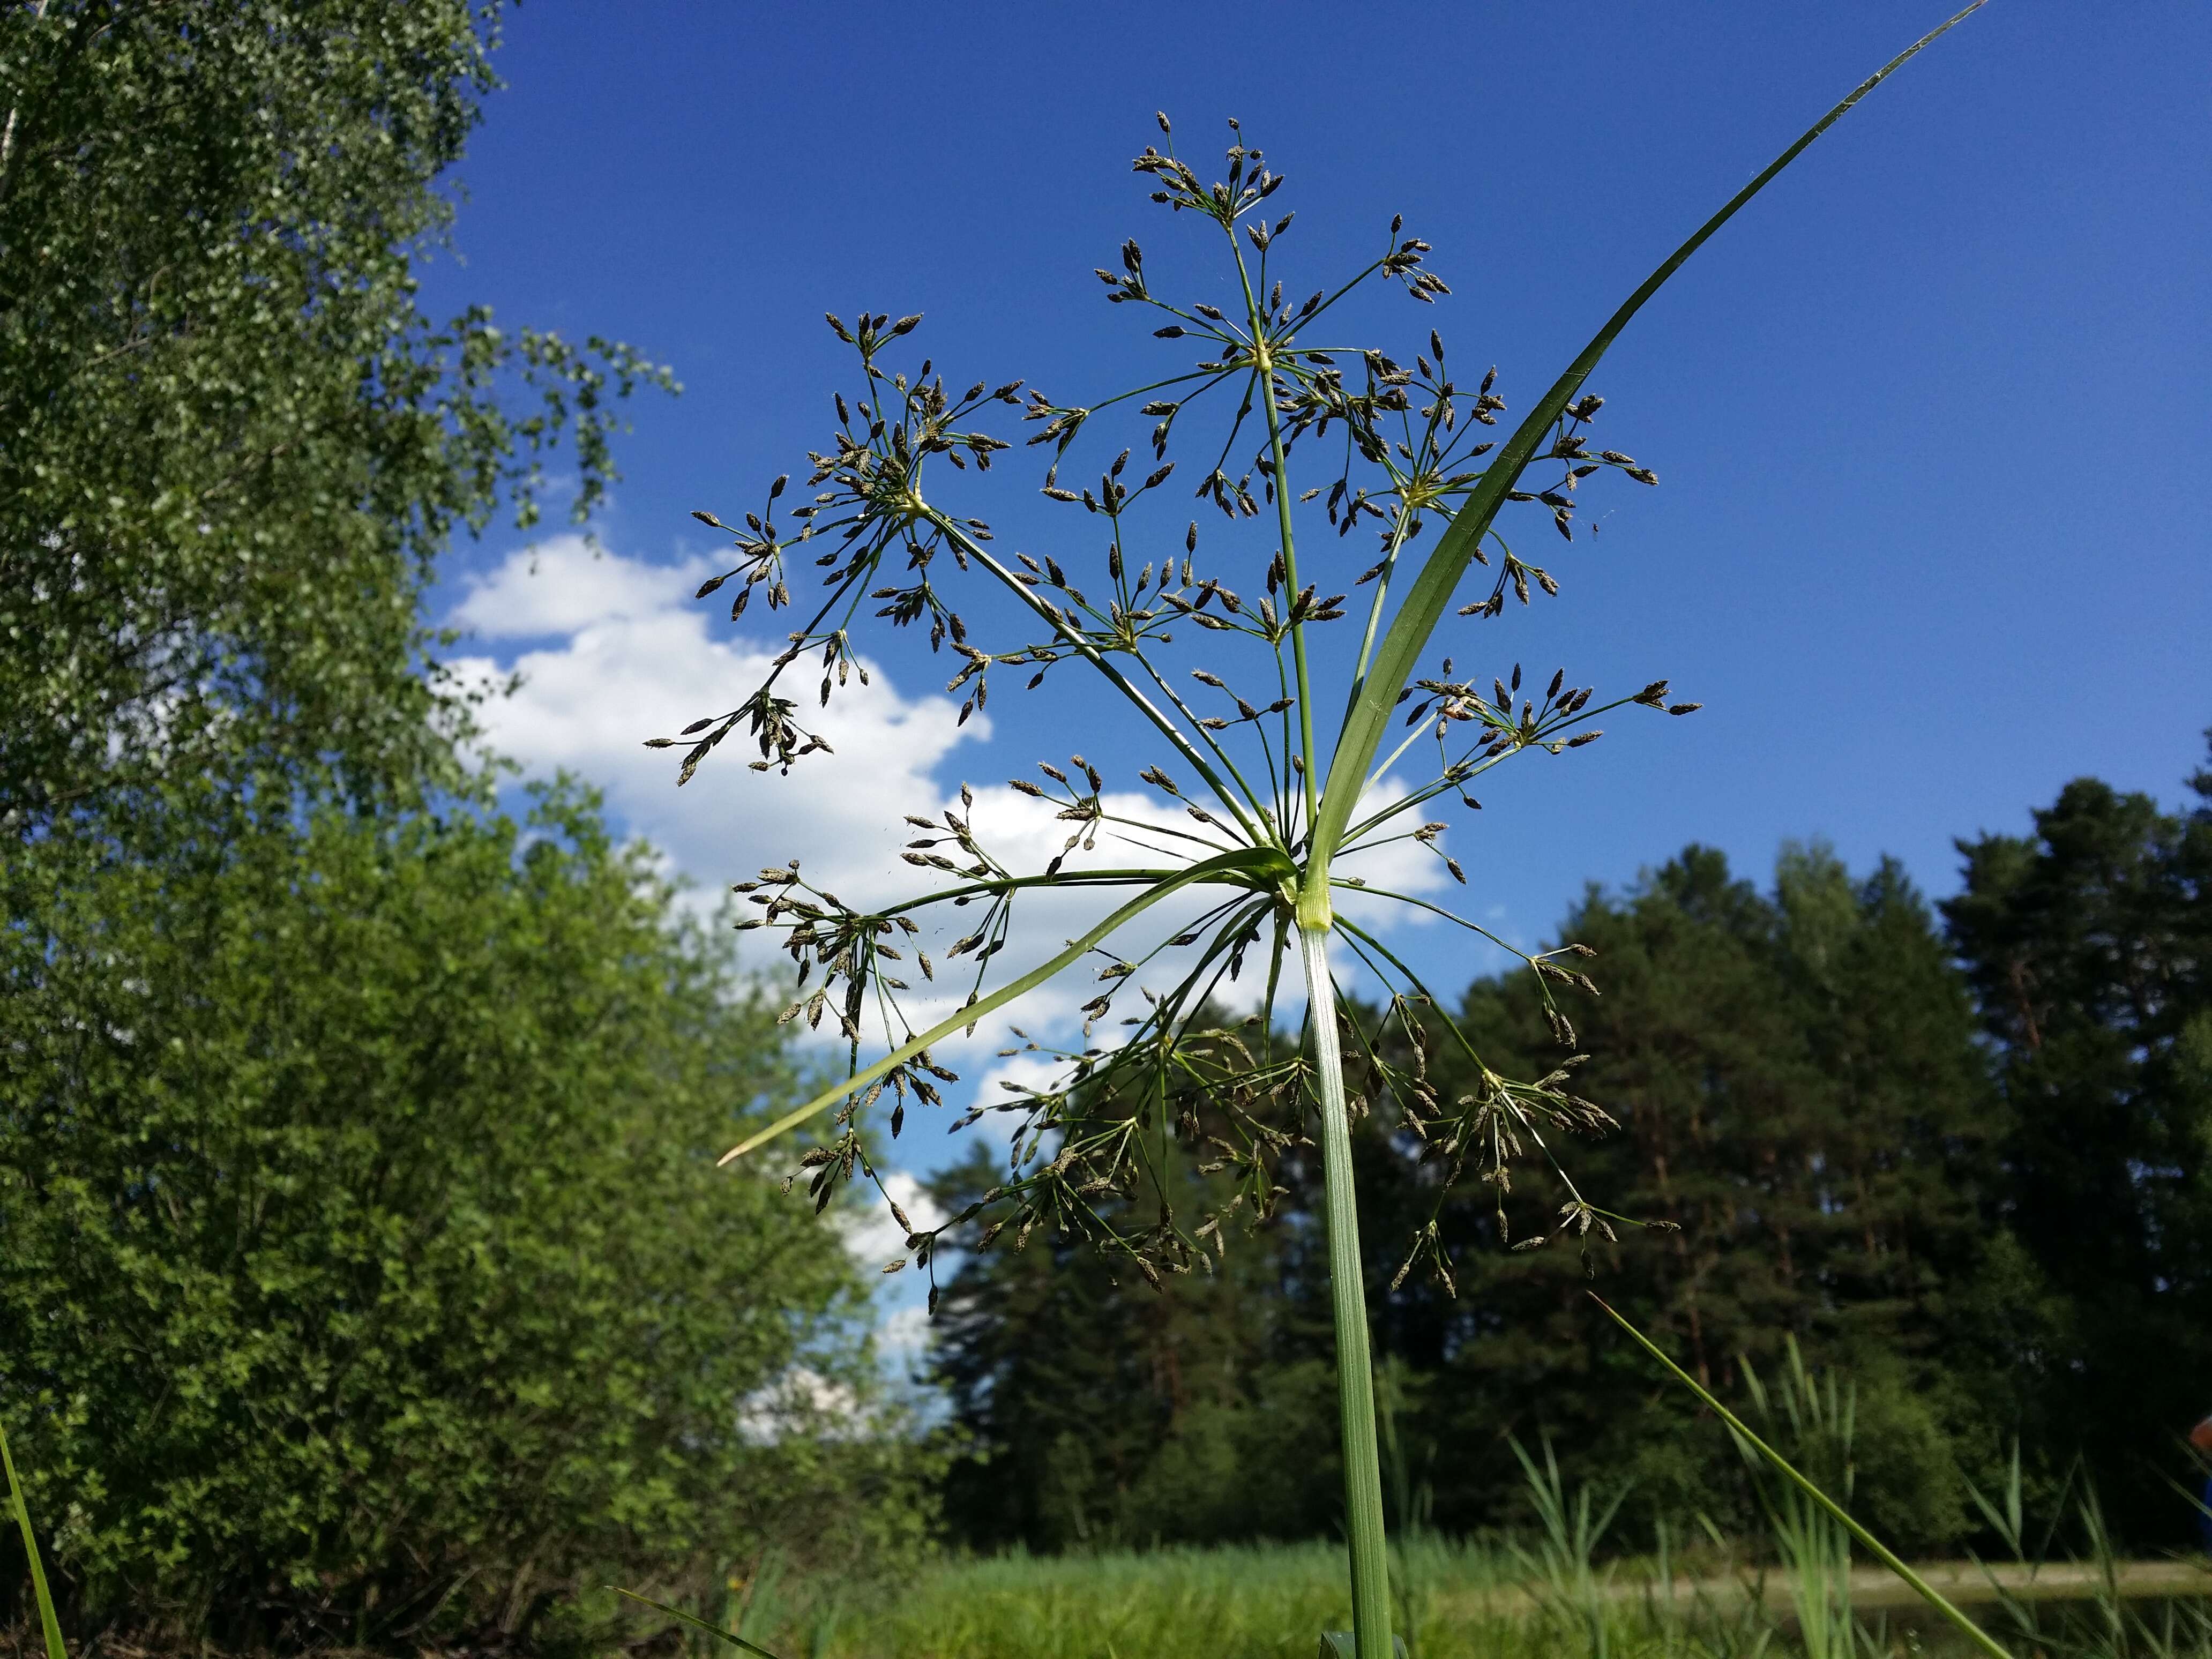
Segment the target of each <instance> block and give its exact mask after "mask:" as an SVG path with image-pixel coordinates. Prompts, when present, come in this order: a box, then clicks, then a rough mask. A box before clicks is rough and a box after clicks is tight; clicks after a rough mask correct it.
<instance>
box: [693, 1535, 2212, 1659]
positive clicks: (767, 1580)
mask: <svg viewBox="0 0 2212 1659" xmlns="http://www.w3.org/2000/svg"><path fill="white" fill-rule="evenodd" d="M1669 1565H1672V1566H1673V1567H1674V1571H1673V1572H1672V1573H1671V1574H1665V1575H1662V1571H1661V1558H1660V1557H1659V1556H1658V1555H1657V1554H1656V1553H1653V1554H1646V1555H1642V1556H1635V1557H1626V1558H1621V1559H1615V1560H1613V1561H1611V1562H1609V1563H1606V1564H1603V1565H1597V1566H1595V1569H1594V1571H1593V1572H1592V1575H1591V1577H1590V1580H1589V1583H1588V1584H1587V1585H1586V1586H1580V1587H1577V1585H1576V1584H1575V1583H1573V1581H1572V1579H1571V1578H1569V1579H1567V1580H1565V1581H1564V1582H1562V1581H1561V1580H1558V1579H1554V1578H1553V1577H1549V1576H1547V1575H1546V1574H1545V1573H1543V1572H1542V1571H1534V1572H1532V1571H1530V1564H1529V1562H1528V1560H1527V1559H1525V1558H1524V1557H1523V1556H1522V1555H1521V1554H1520V1553H1518V1552H1517V1550H1516V1547H1515V1546H1514V1545H1513V1544H1511V1543H1510V1542H1448V1541H1422V1542H1419V1543H1416V1544H1413V1545H1412V1546H1409V1547H1398V1548H1395V1549H1394V1552H1393V1559H1392V1568H1393V1573H1392V1577H1393V1585H1394V1590H1395V1592H1396V1599H1397V1600H1398V1602H1399V1628H1400V1632H1401V1635H1403V1636H1404V1637H1405V1638H1407V1650H1408V1655H1409V1659H1462V1656H1464V1659H1475V1656H1482V1659H1507V1656H1510V1659H1553V1656H1559V1659H1565V1656H1601V1659H1752V1656H1756V1655H1761V1654H1765V1653H1768V1652H1772V1653H1773V1654H1775V1655H1777V1656H1783V1655H1795V1654H1803V1655H1806V1656H1808V1659H1848V1656H1849V1655H1851V1654H1860V1655H1863V1656H1865V1659H1876V1656H1881V1655H1888V1654H1897V1655H1906V1654H1918V1653H1923V1652H1927V1653H1936V1652H1942V1653H1951V1652H1954V1651H1960V1652H1963V1651H1966V1644H1964V1643H1963V1642H1962V1641H1961V1640H1960V1638H1958V1637H1957V1636H1956V1635H1955V1634H1954V1633H1952V1632H1948V1631H1946V1630H1943V1629H1942V1628H1941V1627H1939V1626H1935V1625H1933V1624H1931V1622H1930V1621H1929V1619H1928V1618H1927V1616H1926V1614H1925V1613H1924V1610H1923V1609H1921V1608H1920V1607H1918V1604H1917V1599H1916V1598H1914V1597H1912V1596H1911V1593H1910V1592H1909V1591H1907V1590H1906V1589H1905V1588H1904V1586H1902V1585H1900V1584H1899V1583H1897V1582H1896V1581H1895V1580H1894V1579H1892V1578H1890V1577H1888V1576H1887V1574H1884V1573H1881V1572H1880V1571H1869V1569H1866V1568H1863V1567H1861V1568H1859V1569H1857V1571H1854V1572H1853V1573H1852V1575H1851V1577H1850V1584H1849V1597H1848V1601H1849V1607H1850V1620H1851V1624H1852V1627H1853V1628H1852V1633H1851V1638H1850V1640H1851V1645H1850V1647H1849V1648H1840V1647H1839V1646H1838V1645H1836V1644H1834V1642H1833V1640H1832V1638H1833V1637H1834V1636H1835V1634H1836V1631H1837V1626H1836V1625H1835V1623H1834V1622H1833V1621H1831V1622H1830V1623H1829V1624H1828V1626H1826V1629H1819V1628H1816V1629H1815V1630H1814V1633H1813V1634H1812V1636H1811V1638H1809V1639H1808V1634H1807V1629H1806V1626H1805V1625H1804V1623H1803V1622H1802V1618H1801V1613H1800V1611H1799V1607H1800V1602H1799V1599H1798V1598H1799V1595H1800V1593H1801V1591H1802V1589H1804V1588H1805V1587H1804V1586H1803V1585H1802V1584H1801V1583H1799V1582H1798V1581H1797V1580H1796V1577H1795V1576H1794V1575H1792V1574H1791V1573H1790V1572H1789V1571H1787V1570H1786V1569H1784V1568H1783V1567H1781V1566H1778V1565H1776V1564H1774V1563H1772V1562H1766V1563H1760V1562H1758V1561H1755V1560H1750V1559H1733V1560H1732V1559H1729V1552H1727V1551H1724V1550H1722V1549H1720V1548H1718V1547H1715V1546H1713V1545H1711V1543H1710V1541H1708V1542H1707V1543H1706V1544H1705V1547H1704V1548H1703V1549H1701V1550H1699V1551H1696V1552H1694V1553H1692V1554H1691V1555H1690V1556H1688V1557H1687V1558H1686V1559H1680V1560H1676V1561H1674V1562H1672V1563H1670V1564H1669ZM1926 1571H1927V1574H1928V1576H1929V1577H1930V1578H1931V1579H1932V1580H1933V1581H1934V1582H1935V1583H1937V1585H1938V1586H1939V1587H1940V1588H1942V1589H1944V1590H1945V1591H1946V1593H1947V1594H1948V1595H1952V1597H1953V1599H1954V1600H1955V1601H1960V1603H1962V1604H1964V1605H1966V1606H1968V1607H1970V1608H1971V1609H1972V1611H1973V1612H1974V1613H1977V1614H1978V1616H1981V1617H1982V1618H1984V1621H1985V1622H1988V1623H1990V1625H1991V1627H1992V1628H1993V1629H1994V1630H1995V1631H1996V1632H1997V1633H1998V1634H1999V1635H2000V1637H2001V1638H2002V1639H2004V1640H2005V1644H2006V1645H2007V1646H2008V1648H2010V1649H2012V1650H2014V1651H2015V1652H2017V1653H2020V1654H2021V1655H2023V1656H2027V1655H2038V1656H2041V1655H2050V1656H2057V1655H2062V1654H2063V1655H2080V1656H2113V1659H2118V1656H2123V1655H2125V1656H2132V1659H2185V1656H2197V1655H2203V1654H2205V1653H2208V1652H2212V1571H2207V1570H2206V1569H2205V1568H2204V1567H2203V1566H2200V1565H2198V1564H2197V1563H2195V1562H2191V1561H2181V1560H2161V1561H2120V1560H2117V1559H2115V1560H2108V1561H2101V1562H2100V1561H2099V1560H2097V1559H2094V1558H2084V1559H2078V1560H2059V1561H2054V1562H2051V1563H2050V1564H2047V1565H2040V1566H2039V1568H2038V1569H2037V1570H2035V1571H2033V1572H2031V1571H2027V1570H2024V1569H2022V1568H2021V1567H2019V1566H2017V1565H1988V1566H1987V1567H1986V1568H1985V1567H1984V1565H1983V1564H1979V1563H1977V1562H1974V1561H1971V1560H1966V1561H1957V1562H1950V1563H1943V1564H1936V1565H1929V1567H1928V1568H1927V1569H1926ZM1824 1588H1825V1587H1824ZM731 1607H732V1613H733V1614H734V1615H735V1619H736V1625H737V1628H738V1629H739V1630H740V1631H742V1632H744V1633H745V1634H746V1636H747V1637H748V1638H749V1639H750V1640H752V1641H756V1642H758V1643H759V1644H761V1645H762V1646H763V1647H765V1648H767V1649H769V1650H770V1651H772V1652H774V1653H775V1654H776V1655H778V1656H779V1659H799V1656H805V1659H945V1656H951V1655H961V1656H975V1659H990V1656H1001V1655H1004V1656H1012V1655H1021V1656H1024V1659H1139V1656H1143V1659H1278V1656H1279V1659H1306V1656H1308V1655H1310V1654H1311V1653H1312V1652H1313V1651H1314V1650H1315V1633H1316V1632H1318V1631H1322V1630H1340V1629H1343V1628H1344V1627H1345V1626H1346V1621H1347V1619H1348V1616H1349V1613H1350V1608H1351V1601H1350V1589H1349V1585H1348V1583H1347V1582H1346V1573H1345V1563H1344V1553H1343V1549H1342V1547H1341V1546H1340V1545H1338V1544H1336V1543H1334V1542H1313V1543H1307V1544H1284V1545H1271V1546H1253V1547H1227V1548H1212V1549H1164V1550H1158V1551H1143V1552H1121V1553H1111V1554H1100V1555H1090V1556H1085V1555H1067V1556H1059V1557H1044V1556H1030V1555H1023V1554H1010V1555H1002V1556H999V1557H994V1558H989V1559H964V1560H963V1559H946V1560H944V1561H941V1562H938V1563H934V1564H933V1565H927V1566H926V1567H924V1568H922V1569H921V1571H918V1572H917V1573H916V1574H915V1575H914V1576H913V1577H911V1578H910V1579H908V1580H905V1581H903V1582H902V1583H899V1584H897V1585H896V1586H895V1587H891V1586H874V1587H861V1588H855V1587H854V1586H853V1585H851V1584H848V1583H824V1582H805V1583H799V1582H793V1581H789V1580H787V1579H785V1578H784V1577H782V1576H781V1575H780V1574H779V1573H777V1571H775V1567H774V1565H773V1564H772V1563H771V1564H769V1565H768V1566H766V1567H765V1568H764V1569H763V1570H762V1571H760V1573H759V1574H758V1576H757V1578H755V1579H753V1580H750V1581H748V1580H744V1579H739V1580H737V1581H735V1583H734V1584H733V1588H732V1595H731ZM690 1646H691V1651H692V1652H693V1654H695V1655H696V1656H697V1659H704V1656H705V1655H706V1654H707V1653H708V1652H710V1651H725V1652H726V1651H727V1650H726V1649H723V1648H720V1646H719V1644H715V1643H714V1642H713V1641H712V1640H711V1638H707V1637H705V1636H703V1635H700V1636H697V1637H696V1638H695V1639H694V1641H693V1643H692V1644H690Z"/></svg>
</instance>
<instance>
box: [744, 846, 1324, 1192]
mask: <svg viewBox="0 0 2212 1659" xmlns="http://www.w3.org/2000/svg"><path fill="white" fill-rule="evenodd" d="M1293 873H1294V872H1293V871H1292V870H1291V864H1290V860H1288V859H1286V858H1285V857H1284V856H1283V854H1281V853H1279V852H1278V851H1277V850H1275V849H1274V848H1272V847H1243V848H1237V850H1236V851H1235V852H1232V853H1218V854H1215V855H1214V856H1213V857H1212V858H1210V859H1201V860H1200V861H1199V862H1198V863H1196V864H1194V865H1192V866H1190V867H1189V868H1188V869H1187V870H1178V871H1176V872H1175V873H1174V874H1172V875H1169V876H1164V877H1162V878H1160V880H1159V882H1158V884H1155V885H1153V886H1152V887H1148V888H1146V890H1144V891H1143V892H1142V893H1139V895H1138V896H1136V897H1135V898H1133V899H1131V900H1130V901H1129V902H1127V904H1125V905H1123V906H1122V907H1121V908H1120V909H1118V910H1116V911H1115V912H1114V913H1113V915H1109V916H1108V917H1107V918H1106V919H1105V920H1104V921H1102V922H1100V923H1099V924H1098V925H1097V927H1093V928H1092V929H1091V931H1090V932H1089V933H1085V934H1084V935H1083V937H1082V938H1080V939H1076V940H1074V941H1073V943H1071V944H1070V945H1068V947H1067V948H1066V950H1065V951H1061V952H1060V954H1059V955H1058V956H1056V957H1053V958H1052V960H1050V961H1049V962H1047V963H1044V964H1043V965H1042V966H1041V967H1037V968H1033V969H1030V971H1029V972H1028V973H1026V974H1024V975H1022V976H1021V977H1020V978H1019V979H1015V980H1009V981H1007V982H1006V984H1004V985H1001V986H1000V987H999V988H998V989H997V990H995V991H994V992H992V993H991V994H990V995H988V996H987V997H983V998H981V999H979V1000H976V1001H974V1002H971V1003H969V1004H968V1005H967V1006H965V1007H963V1008H962V1009H961V1010H960V1012H957V1013H956V1014H955V1015H953V1016H952V1018H950V1019H948V1020H945V1021H942V1022H940V1023H939V1024H935V1025H933V1026H931V1027H930V1028H929V1029H928V1030H927V1031H924V1032H923V1033H922V1034H921V1036H918V1037H915V1038H914V1039H912V1040H911V1041H910V1042H904V1043H902V1044H900V1045H899V1047H897V1048H894V1049H892V1050H891V1051H890V1053H889V1054H885V1055H884V1057H883V1058H882V1059H881V1060H878V1061H877V1062H876V1063H875V1064H874V1065H872V1066H868V1067H866V1069H864V1070H862V1071H859V1072H855V1073H854V1074H853V1075H852V1076H850V1077H848V1078H846V1079H842V1081H841V1082H839V1084H838V1085H837V1086H836V1088H834V1089H831V1090H829V1091H826V1092H825V1093H823V1094H819V1095H817V1096H816V1097H814V1098H813V1099H811V1100H810V1101H808V1102H807V1103H806V1104H805V1105H804V1106H801V1107H800V1108H799V1109H798V1110H796V1111H793V1112H787V1113H785V1114H784V1115H782V1116H781V1117H780V1118H778V1119H776V1121H775V1122H773V1123H771V1124H769V1126H768V1127H766V1128H765V1129H763V1130H761V1131H760V1132H759V1133H757V1134H754V1135H750V1136H748V1137H747V1138H746V1139H744V1140H741V1141H739V1142H738V1144H737V1145H736V1146H732V1147H731V1148H730V1150H729V1151H728V1152H725V1153H723V1154H722V1156H721V1158H720V1162H721V1163H724V1164H729V1163H732V1162H734V1161H735V1160H736V1159H738V1158H743V1157H744V1155H745V1154H746V1153H747V1152H751V1151H752V1150H753V1149H754V1148H755V1147H756V1146H765V1145H766V1144H767V1143H768V1142H769V1141H771V1140H774V1139H775V1138H776V1137H777V1136H778V1135H780V1134H781V1133H784V1132H785V1131H786V1130H787V1129H794V1128H796V1127H799V1125H800V1124H802V1123H804V1122H805V1121H806V1120H807V1119H809V1118H811V1117H812V1116H814V1115H816V1114H817V1113H818V1112H822V1111H823V1110H826V1109H828V1108H829V1107H831V1106H833V1105H835V1104H836V1103H837V1102H839V1101H841V1100H842V1099H844V1098H845V1097H847V1096H848V1095H850V1094H852V1093H853V1092H854V1091H855V1090H859V1089H865V1088H866V1087H867V1086H868V1085H870V1084H871V1083H873V1082H874V1081H875V1080H876V1079H878V1078H879V1077H882V1076H883V1075H884V1073H887V1072H889V1071H890V1069H891V1068H892V1067H893V1066H901V1065H903V1064H905V1063H906V1062H907V1061H908V1060H912V1059H913V1058H914V1057H915V1055H916V1054H920V1053H921V1051H922V1050H923V1049H925V1048H928V1047H929V1046H930V1045H931V1044H932V1043H935V1042H943V1041H944V1040H945V1038H946V1037H948V1036H951V1035H952V1034H953V1033H954V1032H955V1031H957V1030H959V1029H960V1028H961V1027H962V1026H963V1025H973V1024H975V1022H976V1021H977V1020H979V1019H981V1018H983V1016H984V1015H986V1014H987V1013H990V1012H993V1011H994V1009H998V1008H1002V1007H1004V1006H1006V1004H1008V1003H1010V1002H1012V1001H1013V1000H1015V999H1016V998H1017V997H1023V996H1026V995H1028V994H1030V992H1031V991H1034V990H1035V989H1036V987H1038V986H1040V985H1042V984H1043V983H1044V982H1045V981H1047V980H1048V979H1051V978H1052V977H1053V976H1054V975H1056V974H1058V973H1059V972H1060V970H1061V969H1064V968H1066V967H1069V966H1071V965H1072V964H1073V963H1076V962H1078V961H1079V960H1080V959H1081V958H1082V957H1083V956H1084V955H1085V953H1086V952H1087V951H1090V949H1091V946H1092V945H1096V944H1097V943H1098V941H1099V940H1101V939H1104V938H1105V937H1106V936H1107V935H1108V934H1109V933H1113V932H1114V931H1115V929H1116V928H1118V927H1121V925H1122V924H1123V923H1125V922H1127V921H1133V920H1134V919H1135V918H1136V917H1138V916H1139V915H1142V914H1144V912H1145V911H1146V910H1148V909H1150V908H1152V906H1153V905H1155V904H1158V902H1160V901H1161V900H1162V899H1164V898H1165V897H1167V896H1169V895H1170V893H1176V892H1179V891H1181V890H1182V889H1183V888H1186V887H1192V886H1197V885H1199V884H1203V883H1206V882H1216V881H1218V882H1222V883H1223V884H1225V885H1230V886H1238V887H1249V886H1251V885H1252V884H1254V881H1255V879H1256V878H1272V879H1277V880H1279V879H1281V878H1285V877H1288V876H1290V875H1291V874H1293ZM1232 876H1241V877H1243V878H1244V879H1243V880H1240V881H1231V880H1229V879H1228V878H1231V877H1232Z"/></svg>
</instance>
